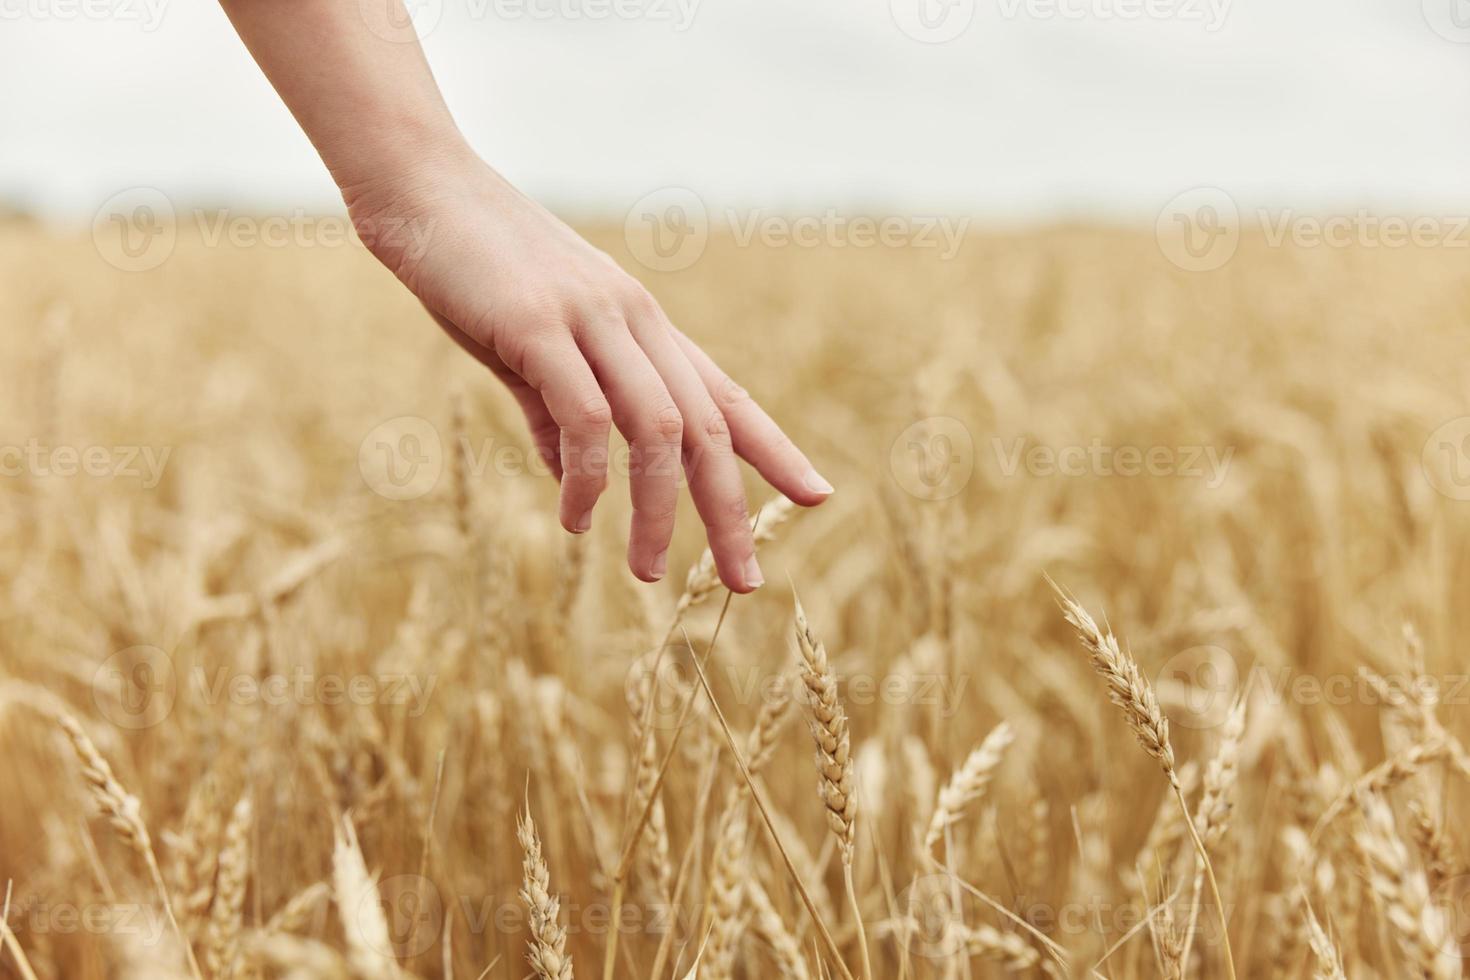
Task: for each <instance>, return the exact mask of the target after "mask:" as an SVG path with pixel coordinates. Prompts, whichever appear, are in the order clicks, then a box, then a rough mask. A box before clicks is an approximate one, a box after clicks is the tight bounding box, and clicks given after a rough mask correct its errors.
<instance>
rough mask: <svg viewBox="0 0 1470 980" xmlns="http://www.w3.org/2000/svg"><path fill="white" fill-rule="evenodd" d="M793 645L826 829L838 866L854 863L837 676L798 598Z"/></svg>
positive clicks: (851, 795)
mask: <svg viewBox="0 0 1470 980" xmlns="http://www.w3.org/2000/svg"><path fill="white" fill-rule="evenodd" d="M796 645H797V648H798V650H799V651H800V653H801V679H802V683H803V684H805V685H806V692H807V702H808V707H809V709H810V710H811V731H812V737H813V738H814V739H815V740H816V744H817V771H818V774H819V775H820V783H819V790H820V793H821V797H822V803H823V804H824V805H825V806H826V808H827V826H828V827H830V828H831V830H832V833H833V835H834V836H835V837H836V838H837V843H838V847H839V848H840V849H841V853H842V863H843V864H844V865H851V864H852V849H853V841H854V839H855V835H856V833H857V793H856V786H855V781H854V779H853V767H852V745H851V742H852V735H851V732H850V731H849V730H848V725H847V712H846V711H844V710H843V708H842V702H841V700H840V699H839V698H838V696H837V676H836V675H835V674H834V673H833V672H832V665H831V664H830V663H829V662H828V660H827V650H826V647H824V646H823V645H822V641H821V640H819V639H817V637H816V635H815V634H814V633H812V630H811V626H810V625H809V624H808V623H807V619H806V611H805V610H804V609H802V607H801V600H800V599H797V600H796Z"/></svg>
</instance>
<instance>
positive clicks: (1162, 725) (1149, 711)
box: [1047, 577, 1235, 980]
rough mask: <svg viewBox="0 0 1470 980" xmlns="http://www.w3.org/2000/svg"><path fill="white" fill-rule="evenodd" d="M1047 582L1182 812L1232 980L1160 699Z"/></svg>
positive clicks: (1215, 892) (1215, 888)
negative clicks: (1211, 906) (1202, 875)
mask: <svg viewBox="0 0 1470 980" xmlns="http://www.w3.org/2000/svg"><path fill="white" fill-rule="evenodd" d="M1047 582H1048V583H1050V585H1051V587H1052V589H1053V590H1055V592H1056V594H1057V601H1058V602H1059V603H1060V604H1061V607H1062V615H1063V616H1064V617H1065V618H1066V620H1067V622H1069V623H1071V624H1072V627H1073V629H1075V630H1076V631H1077V636H1078V637H1079V638H1080V639H1081V641H1082V646H1083V649H1085V650H1086V651H1087V654H1088V658H1089V659H1090V660H1091V662H1092V669H1093V670H1094V671H1095V672H1096V673H1097V674H1098V675H1099V676H1100V677H1102V679H1103V680H1104V681H1105V682H1106V683H1107V686H1108V699H1109V700H1110V701H1112V702H1113V704H1115V705H1117V706H1118V708H1120V709H1121V710H1122V711H1123V716H1124V717H1125V718H1126V719H1127V720H1128V725H1129V727H1130V728H1132V729H1133V734H1134V736H1135V737H1136V738H1137V739H1138V742H1139V744H1140V745H1142V746H1143V749H1144V751H1145V752H1147V753H1148V754H1149V755H1150V756H1152V757H1153V758H1154V759H1155V760H1156V761H1157V762H1158V763H1159V766H1160V767H1161V768H1162V769H1163V771H1164V776H1165V778H1167V779H1168V780H1169V788H1170V789H1172V790H1173V791H1174V797H1175V799H1176V800H1178V802H1179V808H1180V810H1181V811H1183V813H1184V824H1185V827H1186V828H1187V829H1188V830H1189V836H1190V839H1191V840H1193V842H1194V849H1195V851H1196V852H1197V853H1198V854H1199V860H1200V863H1201V864H1202V865H1204V869H1205V878H1206V879H1207V880H1208V881H1209V883H1210V893H1211V896H1212V897H1213V898H1214V899H1215V911H1216V912H1217V913H1218V914H1219V917H1220V939H1221V942H1222V943H1224V947H1225V949H1224V952H1225V971H1226V974H1227V975H1228V976H1229V977H1230V980H1235V955H1234V953H1232V952H1231V950H1230V921H1229V920H1228V919H1227V918H1226V917H1225V901H1224V899H1222V898H1221V897H1220V885H1219V883H1218V882H1216V881H1215V869H1214V866H1213V865H1211V864H1210V855H1209V854H1208V853H1207V852H1206V851H1205V844H1204V841H1203V840H1201V839H1200V835H1199V831H1198V830H1197V829H1195V826H1194V820H1193V819H1192V818H1191V817H1190V814H1189V803H1188V801H1186V800H1185V799H1184V789H1183V787H1182V785H1181V784H1180V781H1179V770H1178V767H1177V766H1175V764H1174V747H1173V745H1172V744H1171V743H1170V742H1169V719H1168V718H1167V717H1165V715H1164V711H1163V709H1162V708H1160V707H1159V700H1158V698H1157V697H1156V696H1155V695H1154V690H1153V687H1152V686H1150V685H1149V683H1148V679H1147V678H1146V677H1144V675H1143V671H1142V670H1141V669H1140V668H1139V666H1138V661H1136V660H1134V659H1133V657H1132V655H1130V654H1128V653H1126V652H1125V651H1124V650H1123V649H1122V648H1121V647H1120V646H1119V645H1118V640H1117V637H1115V636H1113V632H1112V630H1108V631H1106V632H1104V631H1103V630H1101V629H1100V628H1098V625H1097V621H1096V620H1094V619H1093V618H1092V616H1091V615H1089V614H1088V612H1087V610H1086V609H1083V608H1082V606H1081V604H1080V603H1078V602H1077V600H1075V599H1073V598H1072V597H1071V596H1069V595H1068V594H1067V593H1065V592H1063V591H1062V589H1061V587H1060V586H1058V585H1057V584H1056V583H1055V582H1053V581H1052V580H1051V578H1050V577H1048V578H1047Z"/></svg>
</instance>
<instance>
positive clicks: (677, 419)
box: [652, 401, 684, 443]
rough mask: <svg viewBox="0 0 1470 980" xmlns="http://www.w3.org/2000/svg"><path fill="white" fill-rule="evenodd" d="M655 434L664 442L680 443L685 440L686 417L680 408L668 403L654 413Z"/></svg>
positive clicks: (660, 406)
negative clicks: (680, 411)
mask: <svg viewBox="0 0 1470 980" xmlns="http://www.w3.org/2000/svg"><path fill="white" fill-rule="evenodd" d="M652 424H653V432H652V434H653V435H655V436H657V437H658V438H659V440H660V441H662V442H672V443H678V442H680V441H681V440H683V438H684V416H683V415H681V414H679V409H678V407H677V406H676V405H675V404H674V403H673V402H671V401H666V402H664V403H663V404H661V405H659V406H658V407H657V408H655V409H654V411H653V419H652Z"/></svg>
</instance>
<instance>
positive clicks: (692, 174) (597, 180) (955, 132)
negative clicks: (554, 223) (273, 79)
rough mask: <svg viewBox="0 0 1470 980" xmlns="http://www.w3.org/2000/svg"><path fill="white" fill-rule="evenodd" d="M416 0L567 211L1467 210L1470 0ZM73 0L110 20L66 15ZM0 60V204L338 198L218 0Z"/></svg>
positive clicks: (65, 209) (6, 34)
mask: <svg viewBox="0 0 1470 980" xmlns="http://www.w3.org/2000/svg"><path fill="white" fill-rule="evenodd" d="M261 2H273V3H276V4H277V6H279V7H280V9H281V10H283V11H285V10H288V9H289V3H287V2H282V0H261ZM343 2H349V3H351V2H357V0H343ZM362 2H365V3H370V2H376V0H362ZM419 2H422V3H429V4H442V11H441V10H439V9H438V8H437V7H427V8H425V16H426V17H428V18H430V19H432V18H433V16H434V15H435V14H436V13H437V14H438V17H437V23H436V24H434V26H433V27H432V29H431V30H429V31H428V33H427V37H426V41H425V45H426V47H427V49H428V53H429V58H430V61H431V62H432V63H433V65H434V67H435V69H436V71H437V73H438V76H439V79H440V83H441V85H442V86H443V87H444V89H445V92H446V95H447V97H448V99H449V102H450V104H451V106H452V107H453V109H454V110H455V112H456V114H457V116H458V117H459V119H460V122H461V125H462V126H463V128H464V129H465V130H466V132H467V133H468V134H469V136H470V138H471V139H472V141H473V142H474V143H475V145H476V146H477V147H478V148H479V149H480V151H481V152H482V153H483V154H485V155H486V156H487V158H489V159H490V160H491V162H492V163H494V164H495V165H496V166H497V167H499V168H500V169H501V170H502V171H503V172H505V173H507V174H508V175H509V176H511V178H512V179H513V180H515V181H517V182H518V183H519V184H520V185H521V186H522V187H523V188H525V189H526V190H528V191H529V192H531V193H532V194H534V195H537V196H539V197H541V198H542V199H543V200H545V201H547V202H548V203H550V204H551V205H552V206H553V207H556V208H557V209H559V210H561V211H563V212H564V213H572V214H582V215H588V214H603V215H607V216H613V217H620V216H621V215H622V214H623V213H624V212H625V211H626V209H627V208H628V206H629V205H630V204H632V202H633V201H635V200H637V199H638V198H640V197H642V196H643V195H644V194H646V193H648V192H649V191H651V190H654V189H656V188H659V187H661V186H665V185H669V184H682V185H686V186H688V187H690V188H693V189H695V190H696V191H697V192H698V193H699V194H700V195H701V196H702V197H704V198H705V200H706V201H708V202H710V204H711V205H712V206H713V207H740V208H746V209H749V208H757V207H762V206H765V207H771V208H777V209H779V208H787V209H803V210H805V209H814V208H823V207H837V208H840V207H844V206H848V207H851V206H857V205H862V206H868V207H871V208H878V209H882V208H887V209H892V210H914V211H919V210H923V211H940V210H942V211H949V212H964V213H974V214H978V215H981V216H983V217H988V218H992V219H996V220H1019V221H1033V220H1048V219H1053V218H1058V217H1072V216H1084V217H1085V216H1094V217H1105V218H1123V219H1139V220H1148V221H1151V220H1152V218H1153V216H1154V215H1155V214H1156V213H1157V212H1158V209H1159V207H1160V205H1161V204H1162V203H1163V202H1165V201H1167V200H1168V199H1169V198H1171V197H1173V196H1174V195H1175V194H1177V193H1178V192H1180V191H1182V190H1184V189H1186V188H1190V187H1193V186H1196V185H1200V184H1214V185H1218V186H1221V187H1224V188H1226V189H1227V190H1228V191H1229V192H1230V193H1231V194H1232V195H1233V196H1234V197H1235V198H1236V199H1237V200H1239V201H1241V202H1242V204H1260V205H1268V204H1293V205H1297V206H1303V207H1316V206H1321V207H1323V208H1341V207H1356V206H1359V205H1366V206H1372V207H1376V208H1380V209H1399V210H1406V209H1412V208H1419V209H1439V210H1453V209H1456V208H1459V209H1465V208H1470V125H1467V122H1470V119H1467V111H1466V106H1467V105H1470V43H1455V42H1454V41H1452V40H1450V39H1449V38H1457V39H1459V40H1460V41H1462V42H1470V0H1422V3H1421V0H1393V2H1384V0H798V2H793V0H617V2H619V3H623V4H627V5H630V6H632V7H638V8H641V9H644V10H649V11H651V12H650V13H649V14H648V15H647V16H644V17H641V18H626V17H625V18H618V17H611V18H602V19H594V18H592V17H590V16H587V13H588V8H586V7H581V6H579V5H580V4H604V5H606V4H610V3H612V2H613V0H419ZM83 3H86V4H98V5H109V4H110V5H111V6H112V9H113V11H114V16H112V17H110V18H105V19H99V18H88V17H85V16H81V17H74V16H72V17H69V16H66V15H67V14H68V13H74V12H75V9H76V7H77V5H79V4H83ZM160 3H163V4H165V6H164V7H163V8H162V14H161V19H160V20H159V21H158V23H157V24H156V25H149V24H147V23H145V21H146V20H147V19H148V18H149V16H150V14H149V13H148V9H147V7H146V5H147V4H153V5H157V4H160ZM680 3H682V4H685V5H688V4H691V3H692V4H696V6H695V7H694V9H693V18H692V22H691V24H690V25H689V26H688V28H687V29H685V30H679V29H677V27H676V24H675V23H674V22H673V20H672V19H671V18H677V17H678V16H680V15H679V13H678V8H677V5H678V4H680ZM920 3H927V4H930V5H932V6H931V8H930V11H931V13H935V14H942V13H944V12H945V11H949V12H950V13H951V14H952V15H953V16H955V17H957V18H959V19H958V20H951V21H947V22H943V21H941V23H946V24H949V25H954V24H963V22H964V17H965V16H966V15H967V14H970V15H971V19H970V23H969V26H968V28H967V29H965V30H963V32H962V33H960V34H959V36H958V37H956V38H955V39H953V40H951V41H949V42H947V43H944V44H925V43H920V42H919V41H917V40H914V39H913V38H911V37H909V36H907V35H906V34H905V33H904V32H903V31H902V30H901V29H900V27H899V26H898V22H899V21H900V20H904V21H905V22H908V23H912V22H913V20H912V13H913V12H912V11H911V10H910V9H909V8H910V6H912V5H917V4H920ZM515 4H528V5H531V6H532V7H534V8H535V9H537V10H538V11H542V12H548V11H550V12H551V16H549V17H540V18H532V17H530V16H527V15H524V14H521V15H517V13H516V11H517V10H518V9H521V8H519V7H517V6H515ZM1212 4H1213V5H1215V6H1214V7H1212V6H1211V5H1212ZM1450 4H1458V5H1460V7H1461V8H1463V9H1461V10H1460V11H1459V13H1460V15H1461V19H1460V20H1459V21H1454V20H1451V19H1449V15H1450V13H1451V12H1452V8H1451V7H1450V6H1449V5H1450ZM497 5H498V6H497ZM1220 5H1223V7H1221V6H1220ZM1145 6H1148V7H1151V8H1152V9H1155V10H1157V11H1158V12H1159V13H1158V15H1156V16H1143V17H1136V16H1125V14H1126V13H1127V12H1128V11H1136V10H1138V9H1139V8H1144V7H1145ZM568 7H569V8H570V9H571V13H570V14H568V13H566V12H565V10H563V12H561V13H557V12H556V11H557V10H558V9H561V8H568ZM972 8H973V9H972ZM579 9H580V10H581V14H580V15H579V13H578V10H579ZM1058 11H1061V12H1058ZM1216 16H1223V25H1221V26H1219V28H1218V29H1217V30H1210V29H1209V27H1210V22H1211V20H1212V19H1213V18H1215V17H1216ZM1459 23H1463V24H1465V25H1466V26H1465V27H1464V28H1463V29H1461V28H1459V27H1458V26H1457V24H1459ZM1436 24H1437V25H1438V26H1439V28H1440V31H1436V30H1435V29H1434V27H1433V26H1432V25H1436ZM148 26H154V28H155V29H152V30H148V29H146V28H147V27H148ZM1445 35H1447V36H1445ZM0 81H3V82H4V88H3V91H4V95H3V97H0V200H10V201H20V202H23V203H24V204H25V205H26V206H29V207H33V208H36V209H38V210H42V211H43V212H45V213H48V214H51V215H55V216H58V217H61V218H70V217H76V218H89V217H90V216H91V214H92V213H93V212H94V211H95V209H96V207H97V205H98V204H100V203H101V202H102V201H103V200H105V199H106V198H108V197H109V196H111V195H112V194H113V193H114V192H116V191H117V190H119V189H121V188H125V187H129V186H133V185H137V184H147V185H151V186H155V187H158V188H161V189H163V190H164V191H165V192H166V193H168V194H169V195H170V196H171V197H173V198H174V199H175V200H176V201H181V202H183V201H187V202H193V203H196V204H209V205H225V204H237V205H246V206H252V207H259V208H263V209H270V210H283V209H289V208H294V207H305V208H311V209H322V208H335V207H336V206H337V205H338V202H337V198H336V196H335V192H334V190H333V188H332V187H331V185H330V183H329V182H328V181H327V179H326V177H325V175H324V173H323V172H322V169H321V165H320V163H319V162H318V161H317V159H316V157H315V155H314V154H313V152H312V150H311V147H310V146H309V144H308V143H307V142H306V140H305V139H304V138H303V137H302V136H301V135H300V133H299V132H298V131H297V130H296V128H295V125H294V123H293V122H292V120H291V118H290V116H289V115H288V114H287V113H286V111H285V110H284V108H282V107H281V105H280V104H279V102H278V101H277V100H276V99H275V96H274V94H273V93H272V92H271V90H270V89H269V87H268V85H267V84H266V82H265V81H264V79H263V78H262V77H261V76H260V75H259V72H258V71H257V70H256V69H255V67H254V65H253V64H252V63H251V61H250V60H249V57H248V56H247V54H246V53H245V51H244V49H243V47H242V46H241V44H240V43H239V41H238V39H236V38H235V37H234V35H233V34H232V32H231V30H230V27H229V24H228V22H227V21H226V20H225V18H224V16H223V15H222V14H221V12H220V11H219V9H218V7H217V6H216V5H215V4H214V3H211V2H209V0H0Z"/></svg>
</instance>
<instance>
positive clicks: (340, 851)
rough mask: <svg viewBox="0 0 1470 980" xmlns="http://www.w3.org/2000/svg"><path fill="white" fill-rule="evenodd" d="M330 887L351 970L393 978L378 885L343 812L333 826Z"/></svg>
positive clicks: (379, 979)
mask: <svg viewBox="0 0 1470 980" xmlns="http://www.w3.org/2000/svg"><path fill="white" fill-rule="evenodd" d="M332 891H333V894H334V896H335V897H336V899H337V917H338V918H339V919H340V920H341V921H342V933H343V936H344V937H345V938H346V940H347V961H348V962H349V963H350V964H351V965H352V970H353V972H354V973H355V974H357V975H358V976H359V977H365V978H367V980H396V978H397V977H398V976H399V972H398V964H397V962H395V961H394V959H393V957H392V955H391V954H390V951H391V950H392V948H393V940H392V934H391V933H390V932H389V931H388V920H387V918H386V917H385V916H384V914H383V905H382V900H381V897H380V896H379V895H378V885H377V882H375V881H374V880H373V876H372V875H370V874H369V873H368V869H367V862H366V861H365V860H364V859H363V856H362V848H361V847H360V846H359V845H358V843H357V830H356V828H354V827H353V826H352V818H351V817H350V816H346V815H344V816H343V817H342V821H341V823H340V824H339V825H338V827H337V834H336V841H335V843H334V844H333V847H332Z"/></svg>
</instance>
